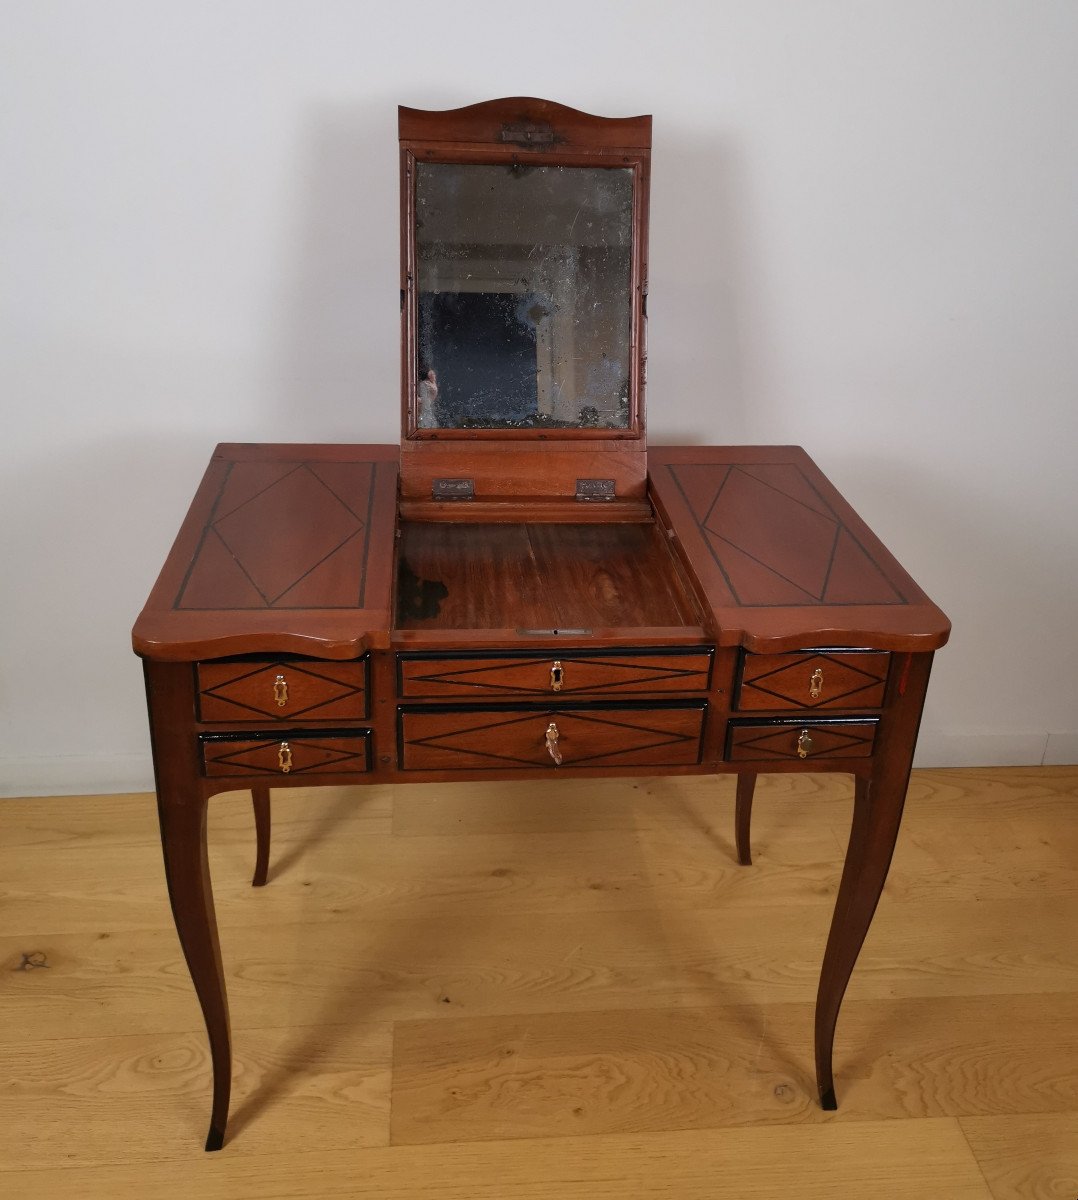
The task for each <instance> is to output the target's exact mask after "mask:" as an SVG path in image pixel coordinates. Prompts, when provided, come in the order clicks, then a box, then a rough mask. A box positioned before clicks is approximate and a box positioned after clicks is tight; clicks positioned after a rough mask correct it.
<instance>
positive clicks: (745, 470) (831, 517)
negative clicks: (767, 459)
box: [734, 463, 842, 527]
mask: <svg viewBox="0 0 1078 1200" xmlns="http://www.w3.org/2000/svg"><path fill="white" fill-rule="evenodd" d="M758 465H759V466H762V467H793V469H794V470H795V471H796V472H797V473H798V475H800V476H801V479H802V480H803V481H804V483H805V485H806V487H808V489H809V490H810V491H811V492H812V493H813V494H814V495H815V496H816V498H817V499H818V500H819V502H820V503H821V504H822V505H823V506H824V508H826V509H827V512H820V510H819V509H818V508H813V507H812V505H811V504H806V503H805V502H804V500H801V499H799V498H798V497H797V496H791V495H790V493H789V492H788V491H786V490H785V489H784V488H780V487H778V486H777V485H776V484H773V483H770V482H768V480H766V479H761V478H760V477H759V475H753V473H752V470H751V469H750V468H749V467H747V466H744V465H742V466H738V467H735V468H734V470H736V471H740V472H741V474H742V475H747V476H748V477H749V478H750V479H752V480H754V481H755V482H756V483H760V484H763V486H764V487H766V488H770V489H771V490H772V491H773V492H778V494H779V495H780V496H785V497H786V499H787V500H792V501H793V502H794V504H800V505H801V507H802V508H807V509H808V511H809V512H811V513H815V514H816V516H818V517H823V519H824V520H825V521H832V522H833V523H834V524H836V525H839V526H840V527H841V525H842V522H841V521H840V520H839V516H838V513H836V512H835V510H834V509H833V508H832V507H831V505H830V504H828V503H827V501H826V500H825V499H824V498H823V496H821V495H820V493H819V492H817V491H816V489H815V488H814V487H813V486H812V484H811V483H809V481H808V478H807V477H806V475H805V472H804V471H802V470H801V468H800V467H799V466H798V465H797V463H760V464H758Z"/></svg>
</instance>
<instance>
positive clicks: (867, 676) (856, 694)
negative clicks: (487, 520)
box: [734, 650, 891, 712]
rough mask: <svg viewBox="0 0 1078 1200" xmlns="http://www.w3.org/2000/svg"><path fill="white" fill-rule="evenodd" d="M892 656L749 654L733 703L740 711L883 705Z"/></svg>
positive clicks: (875, 653)
mask: <svg viewBox="0 0 1078 1200" xmlns="http://www.w3.org/2000/svg"><path fill="white" fill-rule="evenodd" d="M890 657H891V656H890V655H889V654H884V653H882V652H880V651H875V650H866V651H842V650H836V651H834V652H824V651H815V652H808V653H801V654H745V655H743V657H742V661H741V674H740V678H739V680H738V687H737V694H736V696H735V698H734V707H735V708H736V709H737V710H738V711H740V712H752V711H758V710H779V711H781V710H783V709H790V708H796V709H802V710H803V709H820V708H823V709H827V708H841V709H849V708H868V709H872V708H880V707H881V706H882V705H883V690H884V686H885V685H886V683H887V667H888V663H889V661H890Z"/></svg>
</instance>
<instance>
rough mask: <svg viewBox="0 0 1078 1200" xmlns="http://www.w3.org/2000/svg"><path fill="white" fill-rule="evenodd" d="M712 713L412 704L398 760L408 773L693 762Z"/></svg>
mask: <svg viewBox="0 0 1078 1200" xmlns="http://www.w3.org/2000/svg"><path fill="white" fill-rule="evenodd" d="M706 711H707V704H706V702H705V701H703V700H696V701H691V702H690V701H686V702H682V703H673V702H667V703H665V704H664V703H662V702H661V701H660V702H659V703H653V704H620V705H584V704H581V705H573V706H571V707H565V708H559V707H556V706H553V705H552V706H546V705H538V704H514V705H501V706H498V707H490V708H482V707H471V706H469V707H467V708H465V707H462V706H454V707H451V708H450V707H446V706H442V707H439V708H433V707H432V708H426V707H423V708H406V709H402V710H401V713H400V762H401V767H402V768H403V769H404V770H406V771H465V770H467V771H476V770H480V771H482V770H490V771H495V770H501V771H504V770H511V769H513V768H527V767H531V768H535V767H549V768H551V769H554V768H556V767H558V766H566V767H595V768H601V767H627V766H633V767H670V766H682V765H689V764H692V763H697V762H699V761H700V743H701V737H702V734H703V729H704V716H705V713H706ZM559 758H560V762H559V761H558V759H559Z"/></svg>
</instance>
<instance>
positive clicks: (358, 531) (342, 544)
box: [270, 529, 363, 608]
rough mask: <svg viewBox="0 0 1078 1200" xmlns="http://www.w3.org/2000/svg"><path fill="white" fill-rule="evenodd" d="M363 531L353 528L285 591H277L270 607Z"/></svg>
mask: <svg viewBox="0 0 1078 1200" xmlns="http://www.w3.org/2000/svg"><path fill="white" fill-rule="evenodd" d="M362 532H363V531H362V530H361V529H353V530H352V532H351V533H350V534H349V535H348V536H347V537H346V538H345V539H344V541H343V542H338V543H337V545H336V546H334V547H333V549H332V550H330V552H329V553H328V554H323V555H322V557H321V558H320V559H319V560H318V561H317V562H316V563H313V564H312V565H311V566H309V567H308V568H307V570H306V571H304V572H303V574H302V575H300V576H299V577H298V578H296V579H293V580H292V582H291V583H290V584H289V585H288V587H286V588H285V589H284V591H283V592H278V593H277V596H276V598H275V599H274V600H272V601H271V602H270V607H271V608H273V607H274V606H275V605H276V604H277V601H278V600H281V599H283V598H284V597H285V596H287V595H288V593H289V592H290V591H292V589H293V588H296V587H299V585H300V584H301V583H302V582H303V581H304V580H305V579H306V578H307V576H308V575H310V573H311V572H312V571H317V570H318V568H319V567H320V566H321V565H322V564H323V563H324V562H325V561H326V560H327V559H330V558H332V557H333V556H334V554H336V553H337V551H338V550H340V549H342V548H343V547H344V546H347V545H348V543H349V542H350V541H351V540H352V539H353V538H354V537H356V536H357V535H358V534H360V533H362Z"/></svg>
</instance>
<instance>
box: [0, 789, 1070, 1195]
mask: <svg viewBox="0 0 1078 1200" xmlns="http://www.w3.org/2000/svg"><path fill="white" fill-rule="evenodd" d="M851 793H852V787H851V785H850V783H849V782H848V781H847V780H845V779H834V778H827V777H824V776H802V777H800V778H798V777H795V776H789V775H788V776H771V777H766V778H762V779H761V781H760V787H759V792H758V800H757V813H756V822H755V830H754V850H755V856H756V863H755V865H754V866H753V867H751V868H744V867H738V866H737V865H736V863H735V862H734V857H733V847H732V823H733V780H732V778H727V779H719V780H713V779H663V780H641V781H639V782H637V783H635V784H634V783H632V782H628V781H596V782H594V783H590V782H573V781H566V782H563V783H561V784H560V786H559V787H558V788H557V789H555V790H553V791H551V792H549V793H547V792H545V791H544V789H543V787H542V786H540V785H538V784H515V785H512V786H499V785H486V786H472V785H469V786H452V787H450V786H445V785H437V786H434V785H429V786H428V785H419V786H412V787H411V788H408V789H403V788H402V789H397V790H394V789H391V788H370V789H366V790H361V789H355V790H328V789H327V790H323V791H313V790H312V791H290V792H287V791H286V792H278V793H276V794H275V809H276V811H275V818H276V821H275V823H276V828H275V840H274V849H273V864H272V867H271V878H270V884H269V886H268V887H267V888H265V889H261V890H258V891H252V890H251V888H250V887H249V875H250V870H251V868H252V866H253V860H254V843H253V822H252V819H251V815H250V805H249V802H248V799H247V797H246V796H245V795H240V794H235V795H229V796H222V797H219V798H218V799H216V800H215V801H213V802H212V820H211V843H212V850H211V861H212V868H213V873H214V878H215V880H216V888H217V903H218V915H219V919H220V922H221V929H222V942H223V948H224V954H225V962H226V968H227V970H228V974H229V987H230V992H231V999H232V1024H233V1030H234V1038H235V1050H236V1061H237V1072H236V1084H235V1090H234V1101H233V1117H232V1122H231V1125H230V1127H229V1134H230V1137H229V1141H228V1142H227V1143H226V1146H225V1149H224V1150H223V1151H222V1152H221V1153H219V1154H215V1155H206V1154H204V1153H203V1151H202V1149H201V1145H202V1140H203V1138H204V1136H205V1131H206V1123H207V1117H208V1113H209V1066H208V1060H207V1053H206V1047H205V1045H204V1041H203V1033H202V1028H201V1019H200V1016H199V1012H198V1009H197V1006H196V1003H195V999H194V996H193V993H192V991H191V987H190V984H189V981H188V978H187V973H186V969H185V967H184V964H183V960H182V958H181V955H180V951H179V947H178V945H177V942H176V938H175V935H174V933H173V930H172V925H171V918H170V914H169V911H168V903H167V900H166V897H165V890H164V884H163V879H162V869H161V862H160V852H159V849H158V846H157V844H156V827H155V813H154V807H153V801H152V798H151V797H150V796H145V795H141V796H140V795H136V796H111V797H74V798H60V799H45V800H10V801H0V1014H2V1018H3V1019H2V1020H0V1056H2V1060H3V1061H2V1064H0V1194H2V1195H5V1196H12V1197H22V1196H33V1197H35V1198H40V1197H58V1196H65V1197H68V1196H70V1197H79V1198H86V1197H110V1198H116V1200H152V1198H155V1197H164V1196H168V1197H181V1198H182V1197H188V1196H189V1197H191V1198H192V1200H194V1198H195V1197H198V1198H199V1200H217V1198H220V1200H245V1198H251V1200H255V1198H257V1200H270V1198H272V1197H309V1198H312V1200H314V1198H320V1197H338V1196H342V1197H343V1196H362V1197H379V1198H388V1200H398V1198H403V1197H412V1196H416V1197H430V1198H436V1200H476V1198H481V1200H486V1198H495V1197H513V1198H522V1200H531V1198H534V1200H568V1198H574V1197H598V1198H600V1200H606V1198H610V1200H613V1198H617V1200H626V1198H631V1197H636V1196H641V1197H644V1196H647V1197H650V1196H669V1197H679V1198H680V1197H685V1198H689V1200H694V1198H703V1197H708V1198H709V1200H727V1198H729V1200H734V1198H737V1200H764V1198H769V1197H775V1198H776V1200H777V1198H779V1197H782V1198H783V1200H788V1198H791V1197H796V1200H824V1198H825V1197H826V1198H827V1200H834V1198H836V1197H854V1198H859V1197H866V1198H867V1197H872V1200H879V1198H882V1197H886V1198H887V1200H906V1198H914V1197H915V1198H917V1200H966V1198H969V1200H973V1198H975V1197H976V1198H978V1200H987V1198H989V1197H994V1198H995V1200H1011V1198H1014V1197H1044V1198H1046V1200H1048V1198H1051V1200H1075V1197H1078V768H1042V769H1037V770H1034V769H1028V770H1027V769H1009V770H984V771H970V770H964V771H922V772H919V773H916V774H915V777H914V782H913V785H912V788H911V793H910V803H909V806H908V809H907V818H906V823H905V826H904V829H903V834H902V837H901V841H900V850H899V853H898V855H897V857H896V860H895V865H894V868H893V870H892V873H891V879H890V882H889V884H888V887H887V892H886V894H885V896H884V899H883V901H882V902H881V905H880V910H879V912H878V914H877V918H876V922H875V925H874V927H873V930H872V932H871V934H870V935H869V940H868V942H867V944H866V946H865V950H864V952H863V954H862V958H861V962H860V965H859V967H858V969H857V971H856V972H855V974H854V979H853V982H852V984H851V987H850V991H849V994H848V997H847V1001H846V1006H845V1009H844V1012H843V1016H842V1019H841V1020H840V1023H839V1031H838V1042H837V1047H836V1060H835V1067H836V1079H837V1082H838V1090H839V1103H840V1108H839V1111H838V1112H837V1113H823V1112H821V1111H820V1110H819V1108H818V1107H817V1106H816V1104H815V1101H814V1097H813V1091H814V1088H813V1082H812V1043H811V1037H812V1001H813V996H814V992H815V986H816V976H817V971H818V967H819V961H820V954H821V950H822V944H823V939H824V935H825V932H826V929H827V924H828V921H829V918H830V912H831V905H832V902H833V897H834V894H835V888H836V884H837V877H838V870H839V866H840V861H841V856H842V851H843V846H844V839H845V833H846V829H847V827H848V822H849V813H850V806H851Z"/></svg>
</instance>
